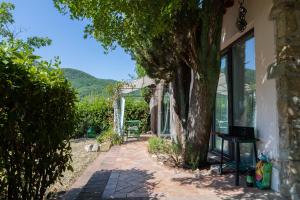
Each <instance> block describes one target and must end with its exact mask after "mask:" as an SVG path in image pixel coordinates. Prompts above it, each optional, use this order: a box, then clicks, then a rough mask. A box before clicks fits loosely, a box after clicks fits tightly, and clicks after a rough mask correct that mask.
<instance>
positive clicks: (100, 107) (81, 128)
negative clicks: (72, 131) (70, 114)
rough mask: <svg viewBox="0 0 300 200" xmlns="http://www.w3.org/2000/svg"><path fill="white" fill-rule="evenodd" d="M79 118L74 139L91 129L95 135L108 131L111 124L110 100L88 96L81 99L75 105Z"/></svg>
mask: <svg viewBox="0 0 300 200" xmlns="http://www.w3.org/2000/svg"><path fill="white" fill-rule="evenodd" d="M77 113H78V116H79V118H80V120H79V122H78V127H77V130H76V137H82V136H84V135H85V134H86V133H87V130H88V128H89V127H92V128H93V129H94V130H95V131H96V134H100V133H101V132H103V131H107V130H109V128H110V127H112V123H113V107H112V103H111V101H110V100H108V99H105V98H103V97H97V96H94V97H92V96H90V97H85V98H83V99H82V100H81V101H80V102H78V104H77Z"/></svg>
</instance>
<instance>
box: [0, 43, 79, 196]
mask: <svg viewBox="0 0 300 200" xmlns="http://www.w3.org/2000/svg"><path fill="white" fill-rule="evenodd" d="M13 54H14V53H13ZM13 54H8V53H7V52H4V51H3V50H2V49H1V50H0V138H1V140H0V199H14V200H15V199H42V198H43V196H44V194H45V191H46V189H47V187H49V186H50V185H51V184H53V183H54V182H56V181H57V180H58V179H59V178H60V177H61V176H62V173H63V171H65V170H67V169H71V166H70V162H71V147H70V143H69V139H70V138H71V137H72V136H73V134H74V130H75V126H76V123H77V121H76V109H75V100H76V96H75V92H74V91H73V89H72V88H71V87H70V84H69V83H68V82H67V81H66V80H65V79H64V77H63V76H62V72H61V71H60V70H59V69H54V68H51V67H50V66H49V64H47V63H45V62H42V63H41V62H37V61H35V60H30V59H29V60H27V59H23V58H22V56H21V54H18V53H17V52H15V54H16V57H14V56H12V57H8V55H13ZM33 57H34V56H33ZM36 65H38V66H36Z"/></svg>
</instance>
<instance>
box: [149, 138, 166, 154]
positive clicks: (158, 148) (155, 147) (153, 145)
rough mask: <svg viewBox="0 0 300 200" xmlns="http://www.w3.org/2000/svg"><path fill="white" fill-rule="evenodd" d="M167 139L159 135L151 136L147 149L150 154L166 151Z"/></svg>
mask: <svg viewBox="0 0 300 200" xmlns="http://www.w3.org/2000/svg"><path fill="white" fill-rule="evenodd" d="M167 145H168V144H167V141H166V140H165V139H162V138H160V137H152V138H150V139H149V140H148V151H149V153H152V154H159V153H166V152H167V149H168V146H167Z"/></svg>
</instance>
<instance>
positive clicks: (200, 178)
mask: <svg viewBox="0 0 300 200" xmlns="http://www.w3.org/2000/svg"><path fill="white" fill-rule="evenodd" d="M241 182H242V183H244V182H245V181H244V179H243V178H241ZM64 199H77V200H83V199H86V200H88V199H90V200H96V199H98V200H99V199H118V200H120V199H132V200H143V199H170V200H177V199H178V200H179V199H180V200H185V199H187V200H194V199H195V200H196V199H197V200H199V199H200V200H201V199H203V200H219V199H222V200H223V199H249V200H250V199H251V200H252V199H262V200H263V199H272V200H279V199H280V200H281V199H282V198H280V197H279V195H278V194H276V193H273V192H271V191H261V190H258V189H255V188H247V187H245V185H242V186H240V187H236V186H234V177H233V175H230V174H228V175H223V176H220V175H216V174H213V175H212V174H205V171H201V172H198V173H195V172H190V171H186V170H182V169H174V168H169V167H166V166H163V165H161V164H159V163H158V162H157V161H155V160H154V159H153V158H152V157H151V155H149V154H148V152H147V141H146V140H145V139H144V140H141V141H129V142H127V143H126V144H124V145H121V146H114V147H112V149H111V150H110V151H109V152H106V153H101V154H100V156H99V157H98V158H97V159H96V160H95V162H94V163H93V164H91V165H90V166H89V167H88V168H87V169H86V171H85V172H84V174H83V175H82V176H81V177H80V178H79V179H78V180H77V181H76V182H75V183H74V184H73V186H72V189H70V190H69V192H68V193H67V194H66V195H65V196H64Z"/></svg>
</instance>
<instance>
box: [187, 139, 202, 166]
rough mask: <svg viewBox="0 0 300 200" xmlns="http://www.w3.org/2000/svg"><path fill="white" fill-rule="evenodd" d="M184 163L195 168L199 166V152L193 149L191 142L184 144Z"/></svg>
mask: <svg viewBox="0 0 300 200" xmlns="http://www.w3.org/2000/svg"><path fill="white" fill-rule="evenodd" d="M185 159H186V164H187V165H188V166H190V167H191V168H192V170H196V169H197V168H198V167H199V160H200V153H199V152H197V151H194V150H193V146H192V144H189V143H187V145H186V158H185Z"/></svg>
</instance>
